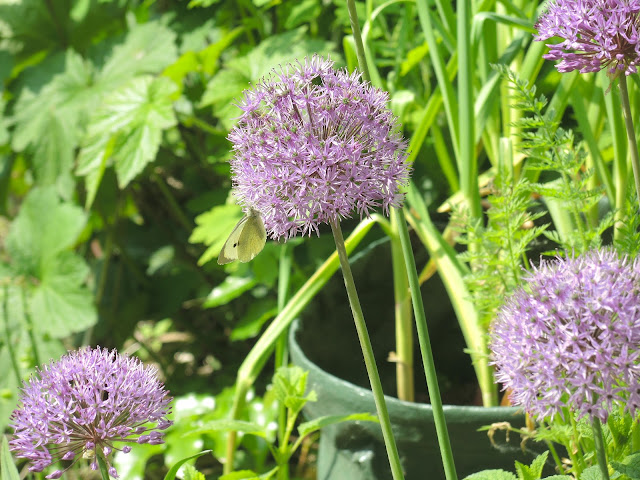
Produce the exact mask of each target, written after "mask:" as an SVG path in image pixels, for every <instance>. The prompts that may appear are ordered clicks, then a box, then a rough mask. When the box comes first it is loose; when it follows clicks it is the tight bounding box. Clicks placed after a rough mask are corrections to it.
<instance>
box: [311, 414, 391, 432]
mask: <svg viewBox="0 0 640 480" xmlns="http://www.w3.org/2000/svg"><path fill="white" fill-rule="evenodd" d="M342 422H376V423H380V421H379V420H378V417H376V416H375V415H372V414H371V413H352V414H350V415H327V416H324V417H319V418H315V419H313V420H311V421H309V422H304V423H301V424H300V426H299V427H298V433H299V434H300V436H301V437H304V436H305V435H309V434H310V433H313V432H316V431H318V430H320V429H321V428H324V427H326V426H328V425H333V424H335V423H342Z"/></svg>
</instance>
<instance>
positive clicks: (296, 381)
mask: <svg viewBox="0 0 640 480" xmlns="http://www.w3.org/2000/svg"><path fill="white" fill-rule="evenodd" d="M308 376H309V372H305V371H304V370H302V368H300V367H297V366H294V367H280V368H279V369H278V370H277V371H276V373H275V375H274V376H273V393H274V395H275V396H276V398H277V399H278V400H279V401H280V402H281V403H282V404H283V405H284V406H285V407H287V408H288V409H289V410H291V412H292V413H293V414H294V415H297V414H298V413H300V411H301V410H302V408H303V407H304V406H305V404H306V403H307V402H309V401H311V402H315V401H316V399H317V397H316V393H315V392H313V391H312V392H309V394H308V395H307V396H305V391H306V389H307V377H308Z"/></svg>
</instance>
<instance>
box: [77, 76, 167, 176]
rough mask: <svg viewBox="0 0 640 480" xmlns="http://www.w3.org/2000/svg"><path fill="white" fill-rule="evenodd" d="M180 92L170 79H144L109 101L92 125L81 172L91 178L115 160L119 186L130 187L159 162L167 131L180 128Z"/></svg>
mask: <svg viewBox="0 0 640 480" xmlns="http://www.w3.org/2000/svg"><path fill="white" fill-rule="evenodd" d="M176 91H177V87H176V85H175V84H174V83H173V82H172V81H171V80H169V79H168V78H165V77H159V78H153V77H151V76H141V77H136V78H134V79H133V80H132V81H131V82H129V83H127V84H126V85H124V86H123V87H121V88H120V89H118V90H116V91H115V92H114V93H113V94H112V95H110V96H109V97H108V98H105V100H104V102H103V104H102V105H101V107H100V109H99V110H98V111H97V112H96V114H95V116H94V117H93V118H92V120H91V123H90V125H89V134H88V136H87V140H86V141H85V144H84V147H83V149H82V151H81V152H80V155H79V158H78V168H77V173H78V174H79V175H88V174H89V173H91V172H92V171H93V170H94V169H96V168H102V166H103V163H104V161H105V160H106V159H107V158H108V157H111V159H112V161H113V163H114V164H115V169H116V174H117V176H118V184H119V186H120V188H124V187H126V186H127V185H128V184H129V182H131V180H133V178H135V176H136V175H138V174H139V173H140V172H141V171H142V170H143V169H144V167H145V166H146V165H147V164H148V163H149V162H151V161H153V160H154V159H155V156H156V153H157V152H158V148H159V147H160V141H161V140H162V133H163V131H164V130H166V129H168V128H171V127H173V126H174V125H176V118H175V115H174V112H173V95H174V93H175V92H176ZM93 188H97V187H96V186H95V185H93Z"/></svg>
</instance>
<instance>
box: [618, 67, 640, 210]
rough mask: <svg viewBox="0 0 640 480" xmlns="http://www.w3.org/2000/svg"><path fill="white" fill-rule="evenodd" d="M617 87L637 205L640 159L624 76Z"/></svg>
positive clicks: (639, 183)
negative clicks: (627, 141) (618, 87)
mask: <svg viewBox="0 0 640 480" xmlns="http://www.w3.org/2000/svg"><path fill="white" fill-rule="evenodd" d="M618 85H619V86H620V100H621V101H622V115H623V116H624V126H625V127H626V129H627V139H628V140H629V152H630V153H631V166H632V167H633V179H634V180H635V184H636V194H637V195H638V204H640V158H639V157H638V143H637V142H636V134H635V130H634V128H633V119H632V118H631V105H630V104H629V91H628V89H627V77H626V76H625V75H620V79H619V82H618Z"/></svg>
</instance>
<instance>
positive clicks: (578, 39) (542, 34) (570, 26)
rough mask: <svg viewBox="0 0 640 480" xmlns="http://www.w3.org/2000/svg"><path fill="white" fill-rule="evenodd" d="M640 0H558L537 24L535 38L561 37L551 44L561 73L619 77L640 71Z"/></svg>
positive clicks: (548, 56) (553, 57)
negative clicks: (576, 71)
mask: <svg viewBox="0 0 640 480" xmlns="http://www.w3.org/2000/svg"><path fill="white" fill-rule="evenodd" d="M639 14H640V0H555V1H554V2H553V3H551V4H550V5H549V7H548V9H547V11H546V12H545V13H544V14H542V15H541V16H540V18H539V19H538V22H537V24H536V29H537V30H538V35H537V36H536V37H535V40H540V41H543V40H547V39H549V38H551V37H561V38H563V39H564V41H562V42H560V43H558V44H555V45H547V46H548V47H549V48H550V49H551V51H550V52H549V53H548V54H546V55H544V58H546V59H548V60H560V63H558V64H557V65H556V68H557V69H558V71H559V72H570V71H572V70H580V72H581V73H587V72H598V71H600V70H602V69H603V68H607V69H608V70H607V72H608V73H609V75H611V76H613V77H615V76H617V75H618V74H620V73H621V72H622V71H624V73H625V74H626V75H630V74H632V73H635V72H636V67H637V65H638V62H639V61H640V45H639V43H638V39H639V37H638V34H639V27H640V18H639Z"/></svg>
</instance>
